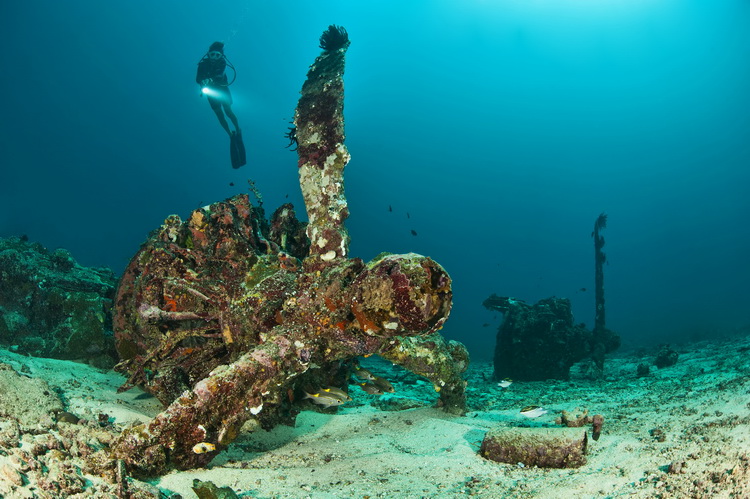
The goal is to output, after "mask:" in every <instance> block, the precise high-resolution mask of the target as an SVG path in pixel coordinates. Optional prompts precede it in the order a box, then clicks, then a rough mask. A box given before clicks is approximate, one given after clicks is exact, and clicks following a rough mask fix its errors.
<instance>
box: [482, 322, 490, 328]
mask: <svg viewBox="0 0 750 499" xmlns="http://www.w3.org/2000/svg"><path fill="white" fill-rule="evenodd" d="M482 327H490V323H489V322H485V323H484V324H482Z"/></svg>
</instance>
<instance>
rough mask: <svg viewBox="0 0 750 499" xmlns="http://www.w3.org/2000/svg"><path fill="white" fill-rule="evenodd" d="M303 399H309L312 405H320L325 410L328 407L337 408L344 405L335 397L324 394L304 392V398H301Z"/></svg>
mask: <svg viewBox="0 0 750 499" xmlns="http://www.w3.org/2000/svg"><path fill="white" fill-rule="evenodd" d="M302 399H303V400H304V399H310V400H312V402H313V404H318V405H322V406H323V407H325V408H326V409H328V408H329V407H337V406H340V405H342V404H343V403H344V401H343V400H341V399H340V398H338V397H336V396H335V395H331V394H329V393H326V392H318V393H307V392H305V396H304V397H303V398H302Z"/></svg>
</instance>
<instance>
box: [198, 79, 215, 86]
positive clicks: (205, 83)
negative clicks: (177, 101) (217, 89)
mask: <svg viewBox="0 0 750 499" xmlns="http://www.w3.org/2000/svg"><path fill="white" fill-rule="evenodd" d="M213 82H214V80H213V78H206V79H205V80H201V86H202V87H206V86H208V85H210V84H211V83H213Z"/></svg>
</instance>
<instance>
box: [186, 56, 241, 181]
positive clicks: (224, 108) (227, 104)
mask: <svg viewBox="0 0 750 499" xmlns="http://www.w3.org/2000/svg"><path fill="white" fill-rule="evenodd" d="M227 65H229V67H230V68H231V69H232V70H234V66H232V63H230V62H229V61H228V60H227V58H226V56H225V55H224V44H223V43H222V42H214V43H212V44H211V46H210V47H208V52H206V54H205V55H204V56H203V57H202V58H201V60H200V61H199V62H198V72H197V74H196V76H195V81H196V83H198V84H199V85H200V86H201V91H202V92H203V93H204V94H206V97H208V103H209V104H210V105H211V109H213V111H214V113H216V117H217V118H219V123H220V124H221V127H222V128H223V129H224V130H226V132H227V134H229V138H230V147H229V150H230V153H231V157H232V167H234V168H239V167H240V166H242V165H244V164H245V146H244V144H243V143H242V136H241V131H240V125H239V123H238V122H237V116H235V114H234V112H233V111H232V94H231V93H230V92H229V85H231V84H232V82H233V81H234V78H232V82H229V81H228V80H227V75H226V73H225V72H224V71H225V70H226V67H227ZM235 77H236V73H235ZM225 114H226V116H227V117H228V118H229V119H230V120H231V121H232V124H233V125H234V131H231V130H230V128H229V124H228V123H227V120H226V118H225V117H224V115H225Z"/></svg>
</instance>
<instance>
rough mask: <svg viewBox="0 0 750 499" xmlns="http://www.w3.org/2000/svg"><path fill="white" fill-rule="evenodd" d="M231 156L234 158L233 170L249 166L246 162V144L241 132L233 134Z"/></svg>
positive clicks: (231, 137)
mask: <svg viewBox="0 0 750 499" xmlns="http://www.w3.org/2000/svg"><path fill="white" fill-rule="evenodd" d="M229 155H230V156H231V158H232V168H235V169H236V168H239V167H240V166H243V165H245V164H247V161H246V160H245V144H244V143H243V142H242V133H241V132H232V135H231V136H230V139H229Z"/></svg>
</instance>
